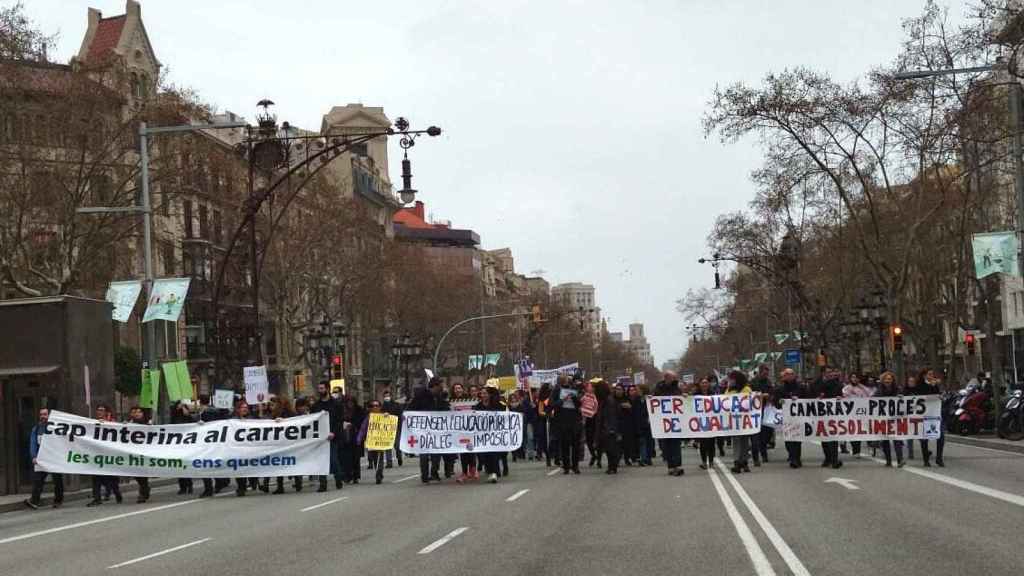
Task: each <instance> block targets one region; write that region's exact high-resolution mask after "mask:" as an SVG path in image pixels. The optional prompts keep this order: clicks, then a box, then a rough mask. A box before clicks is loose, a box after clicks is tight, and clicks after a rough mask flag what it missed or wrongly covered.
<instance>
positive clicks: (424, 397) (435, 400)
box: [408, 376, 449, 484]
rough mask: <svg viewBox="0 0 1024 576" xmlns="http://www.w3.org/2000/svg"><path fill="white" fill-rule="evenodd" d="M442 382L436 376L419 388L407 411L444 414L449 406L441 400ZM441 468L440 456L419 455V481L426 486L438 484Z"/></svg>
mask: <svg viewBox="0 0 1024 576" xmlns="http://www.w3.org/2000/svg"><path fill="white" fill-rule="evenodd" d="M441 392H442V381H441V379H440V378H438V377H437V376H435V377H433V378H431V379H430V381H429V382H428V383H427V387H426V388H419V389H417V390H416V392H415V393H414V394H413V399H412V402H411V403H410V404H409V408H408V409H409V411H412V412H444V411H446V410H448V409H449V405H448V403H447V402H445V401H444V400H443V399H442V398H441ZM440 466H441V455H440V454H420V481H421V482H423V483H424V484H428V483H430V482H431V481H434V482H440V481H441V474H440V472H439V470H438V468H439V467H440Z"/></svg>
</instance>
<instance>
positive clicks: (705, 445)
mask: <svg viewBox="0 0 1024 576" xmlns="http://www.w3.org/2000/svg"><path fill="white" fill-rule="evenodd" d="M697 395H699V396H711V381H710V380H708V378H706V377H705V378H701V379H700V382H698V383H697ZM715 440H716V438H714V437H710V438H699V439H698V440H697V442H698V444H699V446H700V469H701V470H707V469H708V468H712V467H713V466H714V464H715Z"/></svg>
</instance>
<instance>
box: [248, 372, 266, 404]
mask: <svg viewBox="0 0 1024 576" xmlns="http://www.w3.org/2000/svg"><path fill="white" fill-rule="evenodd" d="M242 380H243V381H244V382H245V401H246V402H247V403H248V404H261V403H263V402H266V400H267V396H268V395H269V394H270V382H268V381H267V367H266V366H246V367H244V368H242Z"/></svg>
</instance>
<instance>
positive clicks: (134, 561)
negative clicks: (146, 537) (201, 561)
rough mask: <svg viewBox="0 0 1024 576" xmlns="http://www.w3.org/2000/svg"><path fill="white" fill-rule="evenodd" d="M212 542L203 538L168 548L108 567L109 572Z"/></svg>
mask: <svg viewBox="0 0 1024 576" xmlns="http://www.w3.org/2000/svg"><path fill="white" fill-rule="evenodd" d="M210 540H211V539H210V538H203V539H202V540H196V541H195V542H189V543H188V544H182V545H181V546H175V547H174V548H168V549H167V550H161V551H159V552H154V553H153V554H147V555H146V556H142V557H140V558H135V559H134V560H129V561H127V562H121V563H120V564H114V565H113V566H107V570H111V569H113V568H120V567H122V566H130V565H132V564H137V563H139V562H142V561H143V560H149V559H150V558H156V557H157V556H163V555H164V554H170V553H171V552H177V551H178V550H184V549H185V548H190V547H192V546H196V545H199V544H202V543H203V542H209V541H210Z"/></svg>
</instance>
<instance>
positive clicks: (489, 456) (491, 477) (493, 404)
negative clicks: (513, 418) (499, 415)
mask: <svg viewBox="0 0 1024 576" xmlns="http://www.w3.org/2000/svg"><path fill="white" fill-rule="evenodd" d="M483 394H484V400H482V401H481V402H480V403H479V404H477V405H476V406H474V407H473V410H478V411H482V412H503V411H505V407H504V406H503V405H502V403H501V392H500V391H499V390H498V389H497V388H484V389H483ZM480 463H481V465H482V466H483V469H484V473H485V474H487V481H488V482H490V483H491V484H497V483H498V453H497V452H481V453H480ZM505 475H506V476H507V475H508V472H506V473H505Z"/></svg>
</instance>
